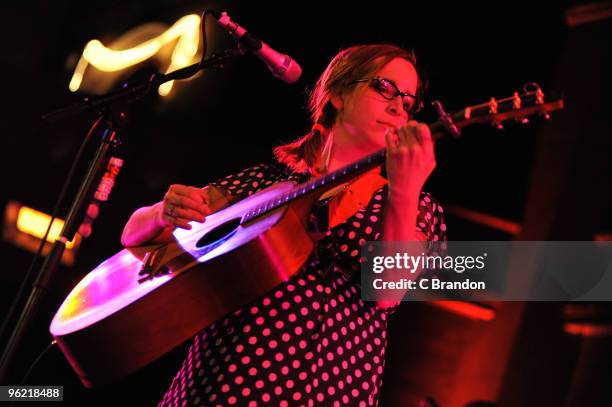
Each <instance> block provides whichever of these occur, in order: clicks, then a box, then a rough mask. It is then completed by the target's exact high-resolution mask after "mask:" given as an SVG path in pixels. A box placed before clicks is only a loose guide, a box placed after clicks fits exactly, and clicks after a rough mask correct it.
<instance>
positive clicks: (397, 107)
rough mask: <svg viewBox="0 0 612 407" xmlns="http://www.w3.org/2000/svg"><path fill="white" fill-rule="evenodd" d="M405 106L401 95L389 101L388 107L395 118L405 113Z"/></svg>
mask: <svg viewBox="0 0 612 407" xmlns="http://www.w3.org/2000/svg"><path fill="white" fill-rule="evenodd" d="M403 104H404V102H403V100H402V97H401V96H400V95H397V96H396V97H394V98H393V99H392V100H390V101H389V104H388V105H387V111H388V112H389V113H391V114H393V115H394V116H398V115H401V114H403V113H405V111H404V106H403Z"/></svg>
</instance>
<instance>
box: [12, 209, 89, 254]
mask: <svg viewBox="0 0 612 407" xmlns="http://www.w3.org/2000/svg"><path fill="white" fill-rule="evenodd" d="M50 220H51V216H50V215H48V214H46V213H44V212H41V211H38V210H36V209H33V208H29V207H27V206H24V205H22V204H20V203H18V202H15V201H10V202H8V203H7V205H6V207H5V209H4V228H3V238H4V240H5V241H7V242H10V243H12V244H14V245H15V246H18V247H21V248H23V249H26V250H28V251H31V252H33V253H35V252H36V251H37V250H38V247H39V246H40V243H41V241H42V238H43V237H44V235H45V232H46V230H47V227H48V226H49V222H50ZM63 227H64V220H63V219H59V218H56V219H55V220H54V221H53V224H52V225H51V230H50V231H49V235H48V236H47V239H46V243H45V247H44V249H43V254H44V255H46V254H47V253H48V252H49V250H50V249H51V244H52V243H53V242H55V240H57V238H58V237H59V236H60V233H61V231H62V228H63ZM80 242H81V236H80V235H79V234H78V233H77V234H76V235H75V237H74V239H72V240H71V241H70V242H68V243H66V249H65V250H64V254H63V256H62V263H64V264H67V265H71V264H72V263H73V262H74V256H75V254H76V252H77V250H78V247H79V245H80Z"/></svg>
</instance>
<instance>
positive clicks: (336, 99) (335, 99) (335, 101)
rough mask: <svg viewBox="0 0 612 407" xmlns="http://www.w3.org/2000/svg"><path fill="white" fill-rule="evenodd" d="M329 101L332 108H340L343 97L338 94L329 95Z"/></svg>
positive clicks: (342, 104)
mask: <svg viewBox="0 0 612 407" xmlns="http://www.w3.org/2000/svg"><path fill="white" fill-rule="evenodd" d="M329 101H330V102H331V104H332V106H333V107H334V109H336V110H337V111H340V110H342V108H343V107H344V99H343V98H342V96H340V95H331V96H330V97H329Z"/></svg>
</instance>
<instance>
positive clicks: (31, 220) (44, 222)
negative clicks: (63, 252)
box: [17, 206, 74, 249]
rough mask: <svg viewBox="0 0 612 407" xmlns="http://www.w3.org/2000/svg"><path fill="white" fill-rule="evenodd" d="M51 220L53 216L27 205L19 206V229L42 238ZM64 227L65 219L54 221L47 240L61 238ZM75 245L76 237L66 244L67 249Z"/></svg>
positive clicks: (53, 240) (52, 240) (51, 240)
mask: <svg viewBox="0 0 612 407" xmlns="http://www.w3.org/2000/svg"><path fill="white" fill-rule="evenodd" d="M50 221H51V216H49V215H47V214H46V213H43V212H39V211H37V210H34V209H32V208H28V207H27V206H22V207H21V208H19V213H18V215H17V230H19V231H20V232H23V233H27V234H29V235H31V236H34V237H36V238H38V239H42V238H43V237H44V236H45V232H46V231H47V227H48V226H49V222H50ZM63 227H64V221H63V220H62V219H57V218H56V219H55V220H54V221H53V225H51V230H50V231H49V235H48V236H47V241H48V242H50V243H53V242H55V241H56V240H57V239H58V238H59V236H60V233H61V231H62V228H63ZM73 246H74V239H72V240H71V241H70V242H68V243H67V244H66V248H67V249H71V248H72V247H73Z"/></svg>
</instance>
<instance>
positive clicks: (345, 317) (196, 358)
mask: <svg viewBox="0 0 612 407" xmlns="http://www.w3.org/2000/svg"><path fill="white" fill-rule="evenodd" d="M420 87H421V84H420V80H419V76H418V74H417V71H416V68H415V57H414V55H413V54H412V53H409V52H407V51H405V50H403V49H401V48H398V47H395V46H392V45H386V44H374V45H361V46H355V47H351V48H348V49H346V50H344V51H342V52H340V53H339V54H338V55H337V56H336V57H335V58H334V59H333V60H332V61H331V63H330V64H329V66H328V67H327V69H326V70H325V72H324V73H323V74H322V75H321V77H320V78H319V80H318V82H317V84H316V86H315V88H314V90H313V92H312V94H311V97H310V109H311V113H312V119H313V122H314V123H315V126H314V127H313V131H312V132H310V133H309V134H307V135H306V136H304V137H302V138H301V139H299V140H297V141H296V142H293V143H290V144H287V145H284V146H280V147H277V148H276V149H275V155H276V158H277V160H276V162H273V163H272V164H260V165H257V166H254V167H251V168H249V169H246V170H244V171H242V172H240V173H238V174H235V175H230V176H229V177H226V178H224V179H222V180H219V181H217V182H214V183H212V184H210V185H209V186H207V187H205V188H203V189H199V188H194V187H188V186H182V185H173V186H171V187H170V189H169V190H168V192H167V193H166V195H165V196H164V199H163V201H161V202H159V203H157V204H155V205H153V206H150V207H145V208H141V209H139V210H137V211H136V212H135V213H134V214H133V215H132V217H131V218H130V220H129V221H128V223H127V225H126V227H125V230H124V233H123V236H122V243H123V244H124V245H125V246H134V245H141V244H144V243H150V242H158V241H164V240H167V239H169V238H170V236H171V232H172V230H173V228H175V227H181V228H187V229H189V228H190V225H189V223H188V222H190V221H194V220H195V221H200V222H201V221H204V218H205V217H206V215H207V214H209V213H212V212H214V211H216V210H219V209H220V208H222V207H224V206H226V205H227V204H229V203H230V202H231V201H234V200H237V199H241V198H244V197H246V196H248V195H250V194H252V193H253V192H255V191H257V190H259V189H263V188H265V187H267V186H269V185H271V184H273V183H275V182H279V181H284V180H293V181H295V182H298V183H302V182H305V181H307V180H308V179H309V178H311V177H316V176H318V175H320V174H323V173H326V172H330V171H334V170H336V169H338V168H340V167H342V166H344V165H346V164H348V163H351V162H354V161H356V160H358V159H360V158H362V157H364V156H366V155H369V154H372V153H373V152H375V151H377V150H379V149H381V148H384V147H385V146H386V148H387V158H386V163H385V170H386V174H385V177H383V176H381V174H380V170H379V169H375V170H372V171H369V172H368V173H366V174H364V175H362V176H360V177H358V178H357V179H355V180H353V181H352V182H351V183H350V184H349V185H348V186H346V187H344V188H341V189H339V190H336V191H335V194H333V195H332V196H329V197H327V198H325V199H324V200H322V201H320V202H319V204H318V205H317V208H318V210H316V211H314V212H313V213H315V215H316V214H317V213H319V214H321V213H323V212H325V216H319V218H320V219H322V218H326V220H327V229H328V230H327V232H326V233H325V237H324V238H323V239H321V240H320V241H319V242H318V243H317V247H316V250H315V252H314V253H313V255H312V256H311V258H310V259H309V260H308V261H307V262H306V264H305V265H304V266H303V267H302V269H301V270H300V271H299V272H298V273H297V274H296V275H295V276H294V277H292V278H291V279H290V280H289V281H288V282H286V283H284V284H282V285H281V286H279V287H277V288H276V289H275V290H273V291H272V292H270V293H268V294H267V295H265V296H264V297H262V298H259V299H257V300H255V301H254V302H253V303H251V304H249V305H248V306H245V307H243V308H242V309H240V310H238V311H236V312H234V313H233V314H232V315H228V316H227V317H225V318H223V319H221V320H219V321H217V322H216V323H214V324H213V325H211V326H209V327H207V328H205V329H204V330H202V331H201V332H200V333H199V334H198V335H196V337H195V340H194V342H193V344H192V345H191V347H190V349H189V354H188V357H187V359H186V360H185V361H184V363H183V365H182V367H181V369H180V371H179V372H178V373H177V375H176V377H175V378H174V380H173V381H172V384H171V386H170V388H169V390H168V391H167V392H166V394H165V396H164V397H163V400H162V401H161V404H162V405H187V404H190V405H217V404H218V405H248V406H256V405H267V404H272V405H310V406H312V405H317V406H318V405H326V406H327V405H330V406H332V405H376V404H377V402H378V397H379V395H380V389H381V384H382V379H381V375H382V372H383V367H384V363H385V346H386V329H387V315H388V313H389V312H391V311H392V310H393V309H394V307H395V306H396V305H397V304H396V303H392V302H389V301H383V300H380V301H377V302H364V301H362V300H361V299H360V298H359V284H358V270H359V262H360V256H359V253H360V250H359V249H360V246H361V245H363V244H364V243H365V241H367V240H383V241H387V240H388V241H414V240H422V241H434V240H443V239H445V225H444V223H443V219H442V208H441V207H440V206H439V205H437V204H436V203H435V202H434V201H433V199H432V198H431V197H430V196H429V195H427V194H425V193H422V192H421V188H422V186H423V184H424V183H425V181H426V179H427V178H428V177H429V175H430V174H431V172H432V171H433V169H434V167H435V158H434V150H433V143H432V139H431V134H430V131H429V128H428V127H427V126H426V125H424V124H421V123H417V122H416V121H413V120H411V116H412V114H413V113H414V112H415V111H417V110H418V108H419V107H420V100H419V97H418V96H417V95H418V94H419V93H420V90H421V89H420Z"/></svg>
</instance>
